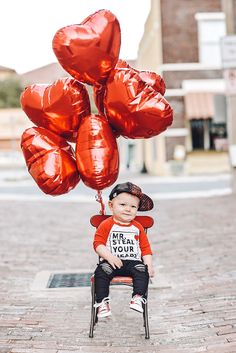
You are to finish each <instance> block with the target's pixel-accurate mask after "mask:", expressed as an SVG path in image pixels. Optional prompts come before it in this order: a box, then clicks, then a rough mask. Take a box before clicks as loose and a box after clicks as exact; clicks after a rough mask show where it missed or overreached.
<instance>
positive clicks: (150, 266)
mask: <svg viewBox="0 0 236 353" xmlns="http://www.w3.org/2000/svg"><path fill="white" fill-rule="evenodd" d="M148 273H149V276H150V277H154V276H155V270H154V267H153V266H152V265H148Z"/></svg>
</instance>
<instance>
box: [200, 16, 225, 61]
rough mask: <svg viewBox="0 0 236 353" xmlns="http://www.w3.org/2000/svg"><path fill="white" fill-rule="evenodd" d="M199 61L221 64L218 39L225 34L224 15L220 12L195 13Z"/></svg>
mask: <svg viewBox="0 0 236 353" xmlns="http://www.w3.org/2000/svg"><path fill="white" fill-rule="evenodd" d="M195 18H196V20H197V23H198V48H199V62H200V63H201V64H207V65H221V50H220V39H221V38H222V37H223V36H225V35H226V26H225V15H224V14H223V13H221V12H207V13H205V12H204V13H203V12H202V13H197V14H196V15H195Z"/></svg>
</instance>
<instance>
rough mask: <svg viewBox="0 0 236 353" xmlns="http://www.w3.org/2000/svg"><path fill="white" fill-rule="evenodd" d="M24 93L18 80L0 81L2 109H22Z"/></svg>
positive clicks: (0, 103) (0, 106) (0, 105)
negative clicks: (21, 102)
mask: <svg viewBox="0 0 236 353" xmlns="http://www.w3.org/2000/svg"><path fill="white" fill-rule="evenodd" d="M22 91H23V88H22V86H21V83H20V81H19V80H18V79H16V78H10V79H6V80H4V81H0V108H18V107H20V95H21V92H22Z"/></svg>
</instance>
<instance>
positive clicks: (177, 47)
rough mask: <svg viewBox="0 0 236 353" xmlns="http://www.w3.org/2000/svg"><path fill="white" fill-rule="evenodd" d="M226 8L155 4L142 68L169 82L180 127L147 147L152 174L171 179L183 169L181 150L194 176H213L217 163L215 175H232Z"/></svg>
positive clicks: (178, 0) (202, 0)
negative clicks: (223, 42) (225, 65)
mask: <svg viewBox="0 0 236 353" xmlns="http://www.w3.org/2000/svg"><path fill="white" fill-rule="evenodd" d="M221 5H222V4H221V0H198V1H196V0H189V1H186V0H151V10H150V14H149V17H148V19H147V21H146V25H145V31H144V35H143V38H142V40H141V43H140V47H139V54H138V60H137V68H138V69H145V70H150V71H155V72H157V73H159V74H160V75H161V76H162V77H163V78H164V80H165V83H166V86H167V91H166V94H165V97H166V99H167V100H168V101H169V103H170V104H171V106H172V108H173V110H174V122H173V124H172V126H171V127H170V128H169V129H168V130H167V131H166V132H165V133H163V134H161V135H160V136H158V137H155V138H152V139H150V140H146V141H145V142H144V143H143V142H141V143H143V144H144V146H145V147H144V150H145V151H146V155H145V160H144V162H145V164H146V168H147V170H148V171H149V172H150V173H153V174H168V173H170V172H171V169H173V167H175V166H176V165H177V164H178V165H179V166H180V163H177V164H176V161H175V160H176V159H178V157H177V158H176V156H177V155H178V153H177V155H176V151H177V150H178V149H179V151H180V150H181V148H182V157H183V160H184V161H183V163H182V167H183V168H184V167H186V169H185V171H186V172H188V173H194V172H195V171H196V172H199V173H201V172H207V171H208V169H209V168H210V166H211V164H212V161H213V160H214V161H215V164H217V165H218V168H215V171H218V172H219V171H223V172H224V171H228V170H229V160H228V152H227V151H228V140H227V123H226V97H225V82H224V79H223V71H222V65H221V50H220V40H221V38H222V37H223V36H225V35H226V25H225V15H224V13H223V12H222V8H221ZM235 11H236V1H235ZM185 156H186V158H185ZM180 159H181V158H179V162H180ZM219 161H220V163H219ZM194 166H197V169H198V171H197V169H196V168H194ZM208 167H209V168H208ZM172 171H173V170H172ZM182 171H183V170H182ZM210 171H211V170H210V169H209V172H210Z"/></svg>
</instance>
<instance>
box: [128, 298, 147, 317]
mask: <svg viewBox="0 0 236 353" xmlns="http://www.w3.org/2000/svg"><path fill="white" fill-rule="evenodd" d="M146 303H147V300H146V299H145V298H143V297H142V296H141V295H139V294H136V295H134V296H133V298H132V299H131V301H130V303H129V307H130V309H133V310H135V311H138V312H139V313H143V304H146Z"/></svg>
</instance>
